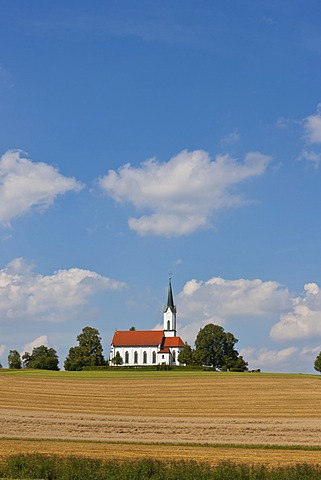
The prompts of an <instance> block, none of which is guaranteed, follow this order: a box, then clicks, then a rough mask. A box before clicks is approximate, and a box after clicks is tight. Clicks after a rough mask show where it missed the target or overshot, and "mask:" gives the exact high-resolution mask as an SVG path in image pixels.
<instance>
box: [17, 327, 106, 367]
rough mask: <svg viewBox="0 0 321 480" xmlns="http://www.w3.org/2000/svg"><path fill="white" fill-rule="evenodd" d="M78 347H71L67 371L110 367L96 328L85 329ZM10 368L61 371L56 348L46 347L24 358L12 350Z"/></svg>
mask: <svg viewBox="0 0 321 480" xmlns="http://www.w3.org/2000/svg"><path fill="white" fill-rule="evenodd" d="M77 341H78V345H77V346H75V347H71V348H70V349H69V353H68V355H67V358H66V360H65V362H64V368H65V370H74V371H75V370H83V368H84V367H97V366H105V365H108V361H107V360H105V359H104V357H103V347H102V343H101V337H100V334H99V331H98V330H97V329H96V328H92V327H85V328H83V329H82V332H81V333H80V334H79V335H78V336H77ZM8 367H9V368H16V369H20V368H38V369H41V370H59V358H58V355H57V352H56V350H55V349H54V348H48V347H46V346H45V345H41V346H39V347H35V348H34V349H33V350H32V353H29V352H26V353H24V354H23V355H22V356H21V355H20V353H19V352H18V351H17V350H10V352H9V355H8Z"/></svg>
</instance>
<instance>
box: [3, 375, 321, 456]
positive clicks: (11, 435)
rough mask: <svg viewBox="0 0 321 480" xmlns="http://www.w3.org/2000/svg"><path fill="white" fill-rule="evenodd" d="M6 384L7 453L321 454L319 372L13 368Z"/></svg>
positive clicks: (4, 452)
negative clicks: (254, 372)
mask: <svg viewBox="0 0 321 480" xmlns="http://www.w3.org/2000/svg"><path fill="white" fill-rule="evenodd" d="M0 392H1V395H0V438H1V439H0V456H2V458H5V457H6V456H8V455H10V454H13V453H24V452H29V453H36V452H39V453H50V454H53V453H55V454H62V455H71V454H77V455H83V456H92V457H97V458H104V459H110V458H121V459H127V458H128V459H129V458H130V459H133V458H140V457H146V456H148V457H151V458H161V459H179V460H180V459H183V460H186V459H195V460H198V461H199V460H202V461H207V462H209V463H211V464H215V463H217V462H219V461H221V460H231V461H237V462H242V463H267V464H269V465H275V464H292V463H297V462H309V463H321V382H320V378H319V377H318V376H315V375H282V374H251V373H245V374H244V373H242V374H231V373H227V374H223V373H213V372H203V371H177V370H173V371H165V372H164V371H142V370H134V371H121V370H119V371H117V370H112V371H111V370H107V371H91V372H43V371H29V370H23V371H9V370H5V369H3V370H1V371H0ZM267 447H268V448H267ZM312 447H313V448H312Z"/></svg>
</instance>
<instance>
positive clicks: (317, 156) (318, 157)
mask: <svg viewBox="0 0 321 480" xmlns="http://www.w3.org/2000/svg"><path fill="white" fill-rule="evenodd" d="M298 160H299V161H300V160H307V161H308V162H311V164H312V165H313V166H314V168H318V167H319V164H320V162H321V153H317V152H314V151H313V150H302V152H301V155H300V156H299V158H298Z"/></svg>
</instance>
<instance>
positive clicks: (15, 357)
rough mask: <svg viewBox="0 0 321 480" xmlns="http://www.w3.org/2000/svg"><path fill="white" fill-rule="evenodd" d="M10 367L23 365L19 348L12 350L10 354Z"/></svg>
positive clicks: (18, 367)
mask: <svg viewBox="0 0 321 480" xmlns="http://www.w3.org/2000/svg"><path fill="white" fill-rule="evenodd" d="M8 367H9V368H17V369H20V368H21V367H22V361H21V356H20V353H19V352H18V351H17V350H10V352H9V355H8Z"/></svg>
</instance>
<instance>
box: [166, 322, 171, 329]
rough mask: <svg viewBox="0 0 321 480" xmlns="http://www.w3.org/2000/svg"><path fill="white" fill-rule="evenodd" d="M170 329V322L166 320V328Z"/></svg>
mask: <svg viewBox="0 0 321 480" xmlns="http://www.w3.org/2000/svg"><path fill="white" fill-rule="evenodd" d="M170 329H171V322H170V321H169V320H167V330H170Z"/></svg>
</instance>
